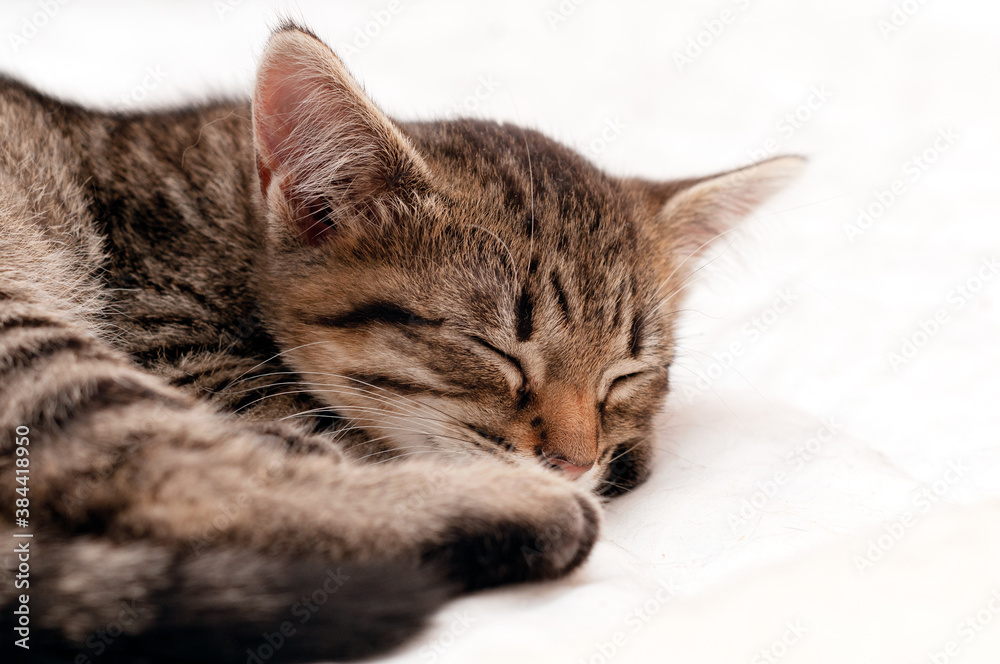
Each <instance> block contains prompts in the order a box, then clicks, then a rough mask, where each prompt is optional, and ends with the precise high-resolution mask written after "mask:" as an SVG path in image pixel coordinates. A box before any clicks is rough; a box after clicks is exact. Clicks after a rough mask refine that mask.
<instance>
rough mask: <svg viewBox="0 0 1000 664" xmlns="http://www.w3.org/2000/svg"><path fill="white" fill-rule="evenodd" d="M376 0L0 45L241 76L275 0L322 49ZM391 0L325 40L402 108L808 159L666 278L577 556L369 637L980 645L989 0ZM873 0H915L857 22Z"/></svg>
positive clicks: (908, 658) (752, 647) (493, 648)
mask: <svg viewBox="0 0 1000 664" xmlns="http://www.w3.org/2000/svg"><path fill="white" fill-rule="evenodd" d="M390 4H391V3H389V2H385V1H379V0H375V1H372V2H360V1H357V2H354V1H352V2H330V3H320V2H304V1H303V2H299V3H297V4H296V5H289V4H285V5H278V4H275V3H258V2H251V1H249V0H246V1H244V2H239V1H238V0H228V1H227V0H220V1H219V2H208V1H205V2H198V3H194V2H156V3H135V2H124V1H121V2H110V1H103V2H96V1H95V2H87V3H84V2H82V1H76V2H73V1H70V2H66V3H65V4H64V5H60V4H59V3H57V2H55V1H54V0H53V2H46V1H45V0H35V1H32V2H20V3H15V2H10V3H5V5H4V12H3V14H2V16H0V40H2V43H0V69H2V70H4V71H7V72H14V73H16V74H17V75H18V76H20V77H21V78H24V79H27V80H29V81H31V82H33V83H36V84H38V85H40V86H41V87H42V88H43V89H45V90H48V91H52V92H57V93H59V94H61V95H63V96H65V97H69V98H72V99H76V100H80V101H86V102H90V103H99V104H105V105H107V104H117V105H126V106H135V107H144V106H151V105H158V104H165V103H171V102H174V101H178V100H183V99H191V98H192V97H199V96H202V97H203V96H206V95H209V94H218V93H236V92H242V91H246V90H247V89H248V86H249V84H250V81H251V78H252V73H253V65H254V58H255V56H257V55H259V53H260V51H261V48H262V44H263V42H264V39H265V36H266V33H267V28H268V25H272V24H273V23H274V22H275V20H276V16H278V15H279V14H280V13H281V11H282V10H281V8H282V7H284V8H285V9H284V11H285V12H286V13H288V14H290V15H292V16H295V17H299V18H302V19H304V20H305V21H306V22H307V23H308V24H309V25H311V26H312V27H313V29H314V30H315V31H316V32H318V33H319V34H320V35H321V36H322V37H324V38H325V39H326V40H327V41H328V42H329V43H331V44H332V45H334V46H335V47H339V48H341V50H343V45H345V44H350V43H351V42H352V40H354V38H355V37H356V32H355V31H356V30H357V29H359V28H361V29H363V28H364V26H365V25H366V23H367V22H369V21H371V20H372V12H379V11H383V10H385V11H388V9H389V8H390ZM391 6H392V7H397V8H398V11H397V12H396V13H394V14H392V18H391V20H389V21H388V22H387V23H386V24H385V25H384V26H380V27H379V28H378V29H377V30H374V29H373V30H372V32H373V33H377V34H375V35H374V36H373V37H372V38H371V39H370V43H368V44H367V45H365V46H364V48H363V49H360V52H359V53H357V54H355V55H354V56H352V57H350V58H349V62H350V66H351V68H352V69H353V70H354V72H355V73H356V74H357V75H358V76H359V77H360V78H361V79H362V80H363V81H364V83H365V85H366V87H367V89H368V90H369V91H370V93H371V94H372V95H373V97H374V98H375V99H376V100H377V101H378V102H379V103H381V104H382V105H383V106H384V107H385V108H386V109H387V110H388V111H389V112H390V113H392V114H395V115H397V116H399V117H404V118H433V117H438V116H441V115H448V114H452V115H453V114H455V113H456V109H457V108H460V107H461V106H462V105H463V104H465V106H466V107H467V108H468V109H470V110H471V113H472V114H473V115H479V116H484V117H491V118H500V119H508V120H513V121H517V122H521V123H524V124H527V125H530V126H534V127H537V128H539V129H541V130H543V131H546V132H548V133H549V134H551V135H553V136H555V137H557V138H559V139H561V140H563V141H565V142H567V143H569V144H571V145H573V146H575V147H577V148H578V149H580V150H582V151H584V152H586V153H588V154H589V155H590V156H591V157H592V158H593V159H594V160H595V161H597V162H598V163H599V164H601V165H602V166H604V167H606V168H608V169H610V170H611V171H613V172H616V173H622V174H625V173H634V174H643V175H647V176H651V177H654V176H655V177H663V178H667V177H675V176H684V175H692V174H699V173H705V172H711V171H714V170H721V169H726V168H730V167H732V166H735V165H740V164H744V163H747V162H749V161H751V160H752V159H754V158H759V157H760V156H763V155H764V154H766V153H771V152H798V153H802V154H806V155H808V156H809V157H810V158H811V164H810V166H809V169H808V171H807V173H806V175H805V176H804V177H803V178H802V179H801V180H800V181H799V182H798V183H797V184H796V185H795V186H794V187H793V188H791V189H790V190H788V191H787V192H786V193H785V194H783V195H782V196H780V197H779V198H777V199H775V200H774V201H773V202H772V203H771V204H770V205H768V207H767V209H766V210H764V211H762V212H761V213H760V214H758V215H756V216H755V217H754V218H753V219H752V220H750V221H749V222H748V224H747V225H746V227H745V232H744V233H743V234H742V235H741V236H740V237H738V238H735V239H734V240H733V241H732V242H731V243H727V245H726V246H725V247H723V248H722V250H721V251H720V252H719V255H718V256H717V257H716V259H715V260H714V261H712V262H711V263H710V264H709V265H708V267H706V268H705V269H704V270H703V271H702V272H701V273H700V274H701V275H702V278H701V279H699V281H698V282H697V284H696V285H695V286H693V287H692V289H691V292H690V297H689V299H688V300H687V303H686V308H687V309H688V314H687V316H686V318H685V319H684V324H683V327H682V330H681V343H682V344H683V349H684V352H683V353H682V359H681V360H680V361H679V362H678V366H677V368H676V370H675V373H674V380H675V383H676V387H675V392H674V394H673V396H672V398H671V399H670V400H669V402H668V404H667V408H666V411H665V414H664V416H663V418H662V422H661V427H660V436H659V448H660V455H659V458H658V461H657V467H656V471H655V474H654V476H653V478H652V479H651V480H650V482H649V483H648V484H647V485H645V486H643V487H642V488H641V489H639V490H638V491H636V492H634V493H633V494H631V495H629V496H627V497H625V498H623V499H621V500H619V501H617V502H615V503H613V504H612V505H611V506H610V507H609V509H608V513H607V519H606V524H605V527H604V531H603V535H602V537H601V540H600V543H599V544H598V545H597V547H596V549H595V551H594V554H593V557H592V558H591V560H590V561H589V562H588V563H587V564H586V565H585V566H584V567H583V569H581V570H580V571H579V572H578V573H576V574H574V575H573V576H572V577H571V578H569V579H566V580H565V581H562V582H558V583H552V584H547V585H538V586H533V587H524V588H517V589H508V590H502V591H496V592H492V593H487V594H482V595H479V596H476V597H472V598H468V599H465V600H462V601H460V602H457V603H455V604H453V605H451V606H449V607H448V609H447V610H445V611H444V612H443V613H442V614H441V615H440V616H439V617H438V619H437V621H436V627H435V628H434V629H432V630H431V631H430V632H428V634H427V635H426V637H425V638H423V639H422V640H420V641H418V642H416V643H415V644H413V645H412V646H411V647H409V648H407V649H405V650H403V651H402V652H400V653H398V654H397V655H396V656H394V657H392V658H389V659H388V660H387V661H391V662H394V663H399V664H403V663H410V662H414V663H415V662H440V663H442V664H444V663H451V662H487V661H514V662H518V661H525V662H571V663H577V662H587V663H594V664H597V663H600V662H608V661H615V662H665V661H672V662H673V661H676V662H740V661H743V662H755V661H756V662H766V661H769V660H768V658H770V659H771V660H773V661H781V662H846V661H850V662H928V661H931V662H959V661H961V662H995V661H1000V626H998V624H1000V617H998V616H997V615H996V614H997V612H998V611H1000V601H998V600H996V599H993V600H991V595H992V594H993V593H995V592H997V591H998V590H1000V532H998V530H1000V528H998V526H1000V446H998V444H997V438H998V435H997V429H998V425H1000V414H998V405H1000V404H998V400H1000V377H998V366H997V364H998V362H997V360H998V358H1000V353H998V351H997V341H998V337H1000V306H998V294H1000V275H997V274H995V273H993V272H992V271H991V270H989V269H988V268H984V270H983V276H984V277H990V278H989V279H984V280H983V281H976V279H977V272H978V271H979V270H980V268H981V267H983V266H988V265H989V263H988V261H989V260H990V259H995V258H1000V218H998V203H1000V197H998V194H997V185H996V179H997V176H998V175H1000V173H998V171H1000V168H998V165H997V164H998V162H997V158H998V157H997V147H998V145H1000V141H998V118H1000V93H998V88H997V78H996V77H997V71H998V67H1000V47H998V45H997V33H998V29H1000V21H998V19H1000V6H998V5H997V4H996V3H991V2H987V1H986V0H979V1H976V0H957V1H952V2H947V3H946V2H943V1H941V0H938V1H929V0H928V1H925V2H917V0H907V1H905V2H904V1H903V0H876V1H872V0H864V1H862V0H844V1H842V2H838V3H804V2H793V1H792V0H755V1H754V0H751V1H745V0H718V1H717V2H711V3H679V2H652V1H650V2H642V1H640V0H631V1H628V2H624V1H616V2H612V1H611V0H603V1H600V0H588V1H584V0H576V3H574V2H572V1H571V0H565V1H564V2H562V3H559V2H558V0H552V1H550V2H528V1H526V0H517V1H509V2H505V3H502V4H501V3H489V4H487V3H469V2H459V1H458V0H448V1H444V0H442V1H433V0H411V1H408V0H399V3H398V5H395V4H392V5H391ZM46 7H48V8H49V12H50V13H52V14H53V15H52V16H51V17H48V16H44V17H43V18H44V20H43V18H39V17H40V16H41V15H40V14H39V12H44V11H45V9H46ZM53 7H58V9H57V10H55V11H54V12H53V10H52V8H53ZM894 7H896V8H898V9H899V11H904V10H910V11H911V12H912V16H908V17H907V18H906V20H905V22H904V21H901V20H899V17H900V16H901V14H899V13H898V12H897V13H896V19H897V21H898V22H900V23H901V25H900V26H899V29H898V30H895V31H893V32H891V33H890V34H887V35H886V34H883V32H884V30H883V29H880V21H890V20H891V19H892V17H893V13H894ZM560 8H562V11H563V13H562V14H559V12H560ZM914 10H915V11H914ZM723 11H728V12H730V14H727V15H726V16H727V18H728V19H729V22H728V23H726V24H724V25H723V26H722V29H721V31H720V30H719V27H720V24H713V23H712V22H713V21H714V20H715V19H717V18H719V17H720V15H722V12H723ZM549 12H555V13H556V15H558V16H559V18H560V19H564V20H559V21H557V22H554V19H553V18H552V16H553V14H550V13H549ZM384 16H385V14H383V18H384ZM902 16H907V15H906V14H905V12H904V13H903V14H902ZM26 20H27V21H28V22H29V24H28V25H26V24H25V21H26ZM706 21H708V22H709V24H708V25H709V26H714V28H715V32H716V33H718V34H716V35H712V34H711V32H709V31H708V29H709V28H708V27H706V23H705V22H706ZM32 27H37V30H34V31H32V29H31V28H32ZM883 28H884V25H883ZM699 33H701V34H700V39H701V42H702V44H703V45H704V46H703V47H702V51H701V53H700V54H699V53H697V52H695V51H691V52H690V53H691V54H694V55H696V56H697V57H694V58H693V59H692V62H690V63H687V64H684V65H683V66H678V63H677V61H676V59H675V54H676V53H678V52H683V51H684V49H685V48H686V47H687V45H688V43H689V40H690V39H694V40H697V39H699ZM12 34H13V35H16V36H17V37H18V38H21V39H23V41H20V40H19V39H18V38H14V39H12V38H11V35H12ZM483 81H487V82H489V85H488V86H487V85H484V84H483ZM494 87H495V88H496V89H493V90H490V88H494ZM816 91H819V92H820V93H821V94H817V93H816ZM477 92H479V94H480V97H482V99H476V97H475V95H476V93H477ZM810 102H811V103H812V106H813V108H811V109H810V108H809V106H808V105H809V103H810ZM803 105H805V106H803ZM796 111H798V112H799V114H800V121H799V120H797V121H796V124H797V125H798V126H797V127H793V126H792V125H791V124H790V123H789V121H788V120H786V119H785V116H786V114H788V113H792V114H794V113H795V112H796ZM615 127H617V129H615ZM941 132H945V133H948V132H950V133H951V134H952V135H954V136H957V137H956V138H954V139H953V140H952V141H951V143H950V144H947V145H946V143H945V142H944V141H938V145H937V148H935V140H936V137H937V136H939V135H943V134H941ZM928 150H929V151H930V152H928V153H927V158H928V159H930V158H932V157H933V158H934V161H933V163H931V164H929V165H927V167H926V169H925V170H923V169H920V168H919V167H918V168H917V170H916V171H915V170H914V164H913V163H912V159H913V157H914V155H921V154H922V153H924V152H925V151H928ZM917 175H919V177H917ZM895 181H899V183H897V184H896V188H897V194H895V195H894V198H895V200H893V201H892V202H891V204H889V205H888V207H887V209H886V211H885V212H884V214H881V216H879V217H878V218H877V219H874V221H873V223H872V224H871V225H870V226H869V227H868V228H867V230H864V232H862V233H860V234H856V235H855V236H854V237H853V238H851V237H849V235H848V230H849V228H848V227H849V226H851V225H852V224H856V222H857V219H858V214H859V213H858V210H859V208H862V207H864V208H868V207H870V206H873V205H875V204H877V203H878V200H879V194H880V192H882V194H881V196H882V198H883V199H884V200H888V196H887V194H886V193H885V192H886V191H890V192H891V190H892V186H893V183H894V182H895ZM899 192H902V193H899ZM876 212H877V209H876ZM984 261H987V262H986V263H984ZM962 286H964V287H966V288H967V289H975V290H976V291H977V292H976V293H974V294H973V293H971V292H970V293H969V296H968V297H965V296H964V295H962V294H961V293H960V291H958V290H957V289H958V288H959V287H962ZM781 294H784V296H785V299H786V300H787V301H790V302H791V304H790V305H788V306H785V305H779V308H781V309H782V311H781V312H777V311H773V310H769V308H770V307H772V305H773V304H774V303H775V301H776V299H778V298H779V297H780V295H781ZM939 312H943V314H941V313H939ZM936 314H937V315H938V316H943V317H946V322H945V323H943V324H938V328H937V329H936V330H935V333H934V334H931V335H929V336H920V334H919V333H920V332H921V322H922V321H927V320H929V319H933V318H934V316H935V315H936ZM755 319H757V320H759V321H761V322H760V327H761V328H766V330H765V329H761V330H759V331H756V332H755V331H754V329H753V325H754V320H755ZM747 325H750V327H747ZM925 327H927V326H926V325H925ZM928 329H930V328H928ZM914 335H917V339H916V342H918V343H919V345H920V347H919V348H917V349H916V353H915V354H914V356H913V357H912V359H909V360H908V361H906V362H905V363H902V364H899V365H898V366H893V364H892V362H891V361H890V356H889V354H890V353H894V352H895V353H900V352H901V348H902V346H903V339H904V338H907V339H910V340H911V341H913V340H914ZM733 344H739V346H738V347H737V349H736V350H737V351H738V352H739V354H738V356H733V357H726V356H725V355H724V353H725V352H726V351H727V349H730V348H731V346H732V345H733ZM699 375H703V376H709V379H708V380H701V382H699ZM823 427H828V428H829V429H832V431H833V435H832V436H830V435H826V434H827V432H826V431H825V430H823ZM818 434H822V437H823V438H824V439H825V440H824V441H820V440H819V439H814V440H812V441H810V439H812V438H814V437H815V436H817V435H818ZM807 448H808V449H807ZM803 449H806V450H807V451H806V452H801V451H797V450H803ZM808 450H812V451H811V452H810V451H808ZM950 464H952V466H950ZM949 467H957V468H959V469H960V472H955V471H950V472H949ZM921 492H924V493H923V494H922V493H921ZM927 492H930V493H927ZM935 492H936V493H935ZM927 496H933V497H934V502H933V503H932V502H931V501H930V500H929V499H928V498H927ZM743 501H747V502H746V503H744V502H743ZM754 504H755V505H756V506H754ZM741 509H742V510H743V512H742V515H741ZM744 517H745V518H744ZM893 524H895V525H893ZM872 542H874V544H872ZM880 542H881V544H880ZM879 554H882V555H881V556H880V557H879ZM866 557H870V558H871V559H874V558H879V559H878V560H877V562H874V563H873V564H871V565H861V567H862V568H863V569H859V562H858V561H859V560H868V558H866ZM997 597H1000V594H998V595H997ZM991 607H992V608H991ZM977 616H978V617H977ZM968 620H972V621H973V623H974V626H973V624H970V623H967V622H966V621H968ZM977 620H978V621H979V622H978V623H977V622H976V621H977ZM980 623H984V624H985V626H983V625H981V624H980ZM949 642H954V644H953V646H951V649H950V650H948V647H949Z"/></svg>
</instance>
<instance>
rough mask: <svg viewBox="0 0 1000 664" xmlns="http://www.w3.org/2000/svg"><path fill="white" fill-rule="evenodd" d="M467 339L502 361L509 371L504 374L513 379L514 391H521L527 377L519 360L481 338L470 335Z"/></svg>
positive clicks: (526, 381)
mask: <svg viewBox="0 0 1000 664" xmlns="http://www.w3.org/2000/svg"><path fill="white" fill-rule="evenodd" d="M469 338H470V339H472V340H473V341H475V342H476V343H477V344H479V345H480V346H482V347H483V348H485V349H486V350H488V351H490V352H491V353H492V354H493V355H495V356H497V357H498V358H500V359H501V360H502V362H503V364H504V366H505V367H506V368H507V369H508V370H509V371H508V372H506V373H509V374H511V375H512V376H513V377H514V378H515V380H514V381H512V382H514V383H515V386H514V389H515V390H516V391H519V390H521V389H523V388H524V387H525V386H526V385H527V384H528V376H527V374H525V373H524V367H523V366H521V361H520V360H518V359H517V358H516V357H514V356H513V355H511V354H510V353H506V352H504V351H502V350H500V349H499V348H497V347H496V346H494V345H493V344H491V343H490V342H489V341H487V340H486V339H483V338H482V337H479V336H476V335H471V336H470V337H469Z"/></svg>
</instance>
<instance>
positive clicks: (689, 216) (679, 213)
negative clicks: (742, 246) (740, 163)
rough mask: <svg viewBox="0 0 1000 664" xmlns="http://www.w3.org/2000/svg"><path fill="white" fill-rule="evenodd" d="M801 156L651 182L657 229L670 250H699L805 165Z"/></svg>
mask: <svg viewBox="0 0 1000 664" xmlns="http://www.w3.org/2000/svg"><path fill="white" fill-rule="evenodd" d="M805 164H806V160H805V158H803V157H798V156H781V157H774V158H772V159H768V160H767V161H762V162H758V163H756V164H753V165H752V166H747V167H745V168H740V169H737V170H734V171H728V172H726V173H720V174H718V175H710V176H708V177H703V178H696V179H692V180H681V181H673V182H665V183H660V184H656V185H652V187H651V190H652V194H653V202H654V205H655V206H656V207H657V212H656V221H657V224H656V225H657V231H658V234H659V235H660V236H661V237H662V239H663V242H664V243H665V244H666V246H667V248H668V250H669V251H671V252H672V253H674V254H675V255H679V256H681V257H688V256H692V255H697V254H699V253H701V252H702V251H704V250H705V249H706V248H707V247H708V246H709V245H711V244H712V241H713V240H714V239H716V238H717V237H719V236H720V235H723V234H725V233H726V232H728V231H729V230H731V229H732V228H734V227H735V226H736V224H737V223H739V222H740V221H741V220H743V219H744V218H746V217H748V216H749V215H750V214H751V213H752V212H753V211H754V210H755V209H756V208H757V207H758V206H759V205H761V204H762V203H763V202H764V201H766V200H767V199H768V198H770V197H771V196H773V195H774V194H776V193H777V192H778V191H780V190H781V189H783V188H784V187H785V186H786V185H788V183H789V182H791V181H792V180H793V179H794V178H795V177H796V176H797V175H798V174H799V173H800V172H801V171H802V169H803V168H804V167H805Z"/></svg>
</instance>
